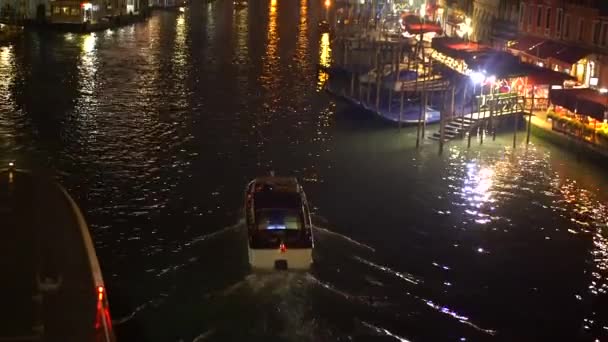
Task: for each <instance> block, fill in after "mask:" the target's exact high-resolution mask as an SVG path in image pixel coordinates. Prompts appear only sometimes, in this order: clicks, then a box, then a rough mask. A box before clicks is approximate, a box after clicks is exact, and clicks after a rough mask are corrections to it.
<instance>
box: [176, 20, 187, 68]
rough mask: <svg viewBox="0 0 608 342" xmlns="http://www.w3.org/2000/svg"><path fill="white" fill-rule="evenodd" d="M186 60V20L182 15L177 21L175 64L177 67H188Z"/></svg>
mask: <svg viewBox="0 0 608 342" xmlns="http://www.w3.org/2000/svg"><path fill="white" fill-rule="evenodd" d="M186 59H187V54H186V19H185V18H184V16H183V15H180V16H178V17H177V19H176V21H175V46H174V49H173V62H174V64H175V65H177V66H180V67H181V66H184V65H186V63H187V60H186Z"/></svg>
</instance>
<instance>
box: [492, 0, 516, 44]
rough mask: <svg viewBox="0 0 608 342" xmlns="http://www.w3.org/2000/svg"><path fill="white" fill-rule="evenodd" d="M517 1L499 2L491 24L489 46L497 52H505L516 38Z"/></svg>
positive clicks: (504, 0) (502, 0)
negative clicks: (497, 50)
mask: <svg viewBox="0 0 608 342" xmlns="http://www.w3.org/2000/svg"><path fill="white" fill-rule="evenodd" d="M519 3H520V1H519V0H500V1H499V2H498V11H497V12H496V16H495V17H494V20H493V22H492V31H491V37H490V40H491V44H492V46H494V47H495V48H497V49H499V50H505V49H506V48H507V47H508V46H509V44H511V43H512V42H514V41H516V40H517V38H518V32H517V31H518V27H517V20H518V10H519Z"/></svg>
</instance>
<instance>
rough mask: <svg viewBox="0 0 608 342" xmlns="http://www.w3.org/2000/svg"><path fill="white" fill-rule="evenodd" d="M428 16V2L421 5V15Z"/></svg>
mask: <svg viewBox="0 0 608 342" xmlns="http://www.w3.org/2000/svg"><path fill="white" fill-rule="evenodd" d="M425 16H426V3H424V4H422V5H420V17H422V18H424V17H425Z"/></svg>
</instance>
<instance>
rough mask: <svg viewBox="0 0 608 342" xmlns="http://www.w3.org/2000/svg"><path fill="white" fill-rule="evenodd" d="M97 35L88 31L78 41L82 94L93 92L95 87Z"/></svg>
mask: <svg viewBox="0 0 608 342" xmlns="http://www.w3.org/2000/svg"><path fill="white" fill-rule="evenodd" d="M96 43H97V35H96V34H95V33H90V34H88V35H86V36H84V37H83V39H82V41H81V42H80V50H81V56H80V65H79V66H78V69H79V76H80V87H81V91H82V92H83V93H84V94H93V93H94V91H95V89H96V81H95V74H96V73H97V50H96V49H95V45H96Z"/></svg>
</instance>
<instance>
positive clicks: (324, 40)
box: [317, 32, 331, 91]
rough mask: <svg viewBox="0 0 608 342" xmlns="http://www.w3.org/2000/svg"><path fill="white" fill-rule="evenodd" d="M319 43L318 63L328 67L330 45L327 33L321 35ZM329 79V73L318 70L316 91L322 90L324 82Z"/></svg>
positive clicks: (329, 62)
mask: <svg viewBox="0 0 608 342" xmlns="http://www.w3.org/2000/svg"><path fill="white" fill-rule="evenodd" d="M320 44H321V45H320V46H319V65H321V66H324V67H329V66H330V65H331V47H330V42H329V33H327V32H326V33H323V35H321V43H320ZM328 79H329V74H328V73H327V72H325V71H324V70H320V71H319V73H318V79H317V91H321V90H323V87H325V83H326V82H327V80H328Z"/></svg>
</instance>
